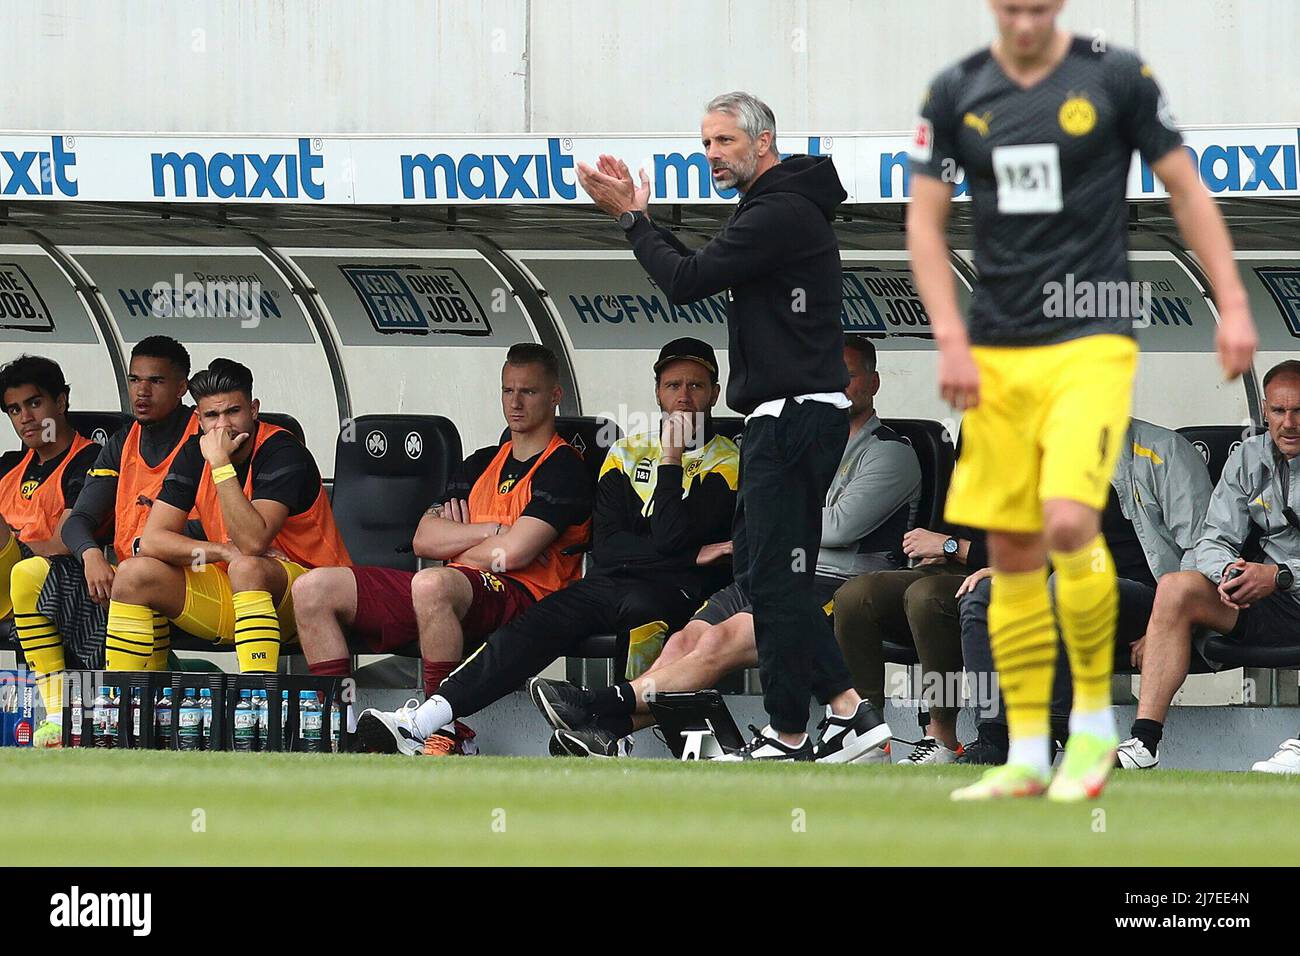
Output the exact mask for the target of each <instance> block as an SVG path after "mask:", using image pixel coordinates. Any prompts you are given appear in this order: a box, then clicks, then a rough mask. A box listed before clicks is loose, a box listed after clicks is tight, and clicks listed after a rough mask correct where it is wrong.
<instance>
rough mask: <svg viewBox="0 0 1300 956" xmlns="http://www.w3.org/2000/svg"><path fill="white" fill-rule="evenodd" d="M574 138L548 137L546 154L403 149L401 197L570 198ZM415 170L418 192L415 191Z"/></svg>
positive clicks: (573, 192) (574, 188)
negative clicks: (457, 153) (553, 192)
mask: <svg viewBox="0 0 1300 956" xmlns="http://www.w3.org/2000/svg"><path fill="white" fill-rule="evenodd" d="M572 151H573V141H572V140H570V139H564V140H560V139H558V138H556V137H551V138H550V139H548V140H547V141H546V152H545V153H522V154H516V153H465V154H464V155H461V156H453V155H452V154H451V153H435V154H434V155H432V156H430V155H429V154H428V153H403V154H402V156H401V157H400V162H401V164H402V198H403V199H416V198H421V199H460V198H465V199H472V200H477V199H549V198H551V190H554V191H555V195H556V196H558V197H559V198H560V199H574V198H576V197H577V195H578V187H577V186H576V185H575V184H574V183H572V182H570V181H569V180H568V179H566V178H565V173H566V172H568V173H572V172H573V154H572ZM417 174H418V180H419V190H420V192H419V195H418V197H417V194H416V181H417Z"/></svg>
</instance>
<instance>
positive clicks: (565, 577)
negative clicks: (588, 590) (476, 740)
mask: <svg viewBox="0 0 1300 956" xmlns="http://www.w3.org/2000/svg"><path fill="white" fill-rule="evenodd" d="M562 398H563V390H562V389H561V387H560V374H559V363H558V361H557V360H556V358H555V353H554V352H552V351H551V350H550V349H548V348H547V347H546V346H544V345H535V344H532V343H525V344H519V345H513V346H511V347H510V350H509V351H508V352H507V353H506V361H505V364H504V365H503V366H502V368H501V413H502V415H503V417H504V418H505V420H506V424H507V425H508V426H509V428H510V437H509V439H507V440H506V441H505V442H504V443H503V444H502V445H500V446H497V445H491V446H489V447H487V448H480V449H479V450H478V451H476V452H474V454H472V455H470V456H469V457H468V458H467V459H465V462H464V464H463V465H462V466H461V468H460V469H459V471H458V472H457V473H456V474H455V475H454V476H453V477H452V479H451V481H450V483H449V484H448V486H447V496H446V500H445V501H442V502H434V503H433V505H432V507H430V508H429V510H428V511H427V512H426V513H425V515H424V517H423V518H422V519H421V520H420V524H419V526H418V527H417V528H416V529H415V538H414V540H413V542H412V547H413V548H414V551H415V554H416V556H417V557H420V558H424V559H427V560H434V561H446V562H447V565H446V566H445V567H440V568H426V569H425V570H423V571H420V572H418V573H417V572H415V571H403V570H400V569H397V568H378V567H352V568H317V569H316V570H314V571H311V572H309V573H307V574H305V575H303V576H302V577H301V578H299V579H298V580H297V581H295V582H294V585H293V602H294V612H295V617H296V618H297V621H298V638H299V640H300V641H301V642H302V648H303V653H304V654H306V656H307V663H308V665H309V666H310V668H311V672H312V673H313V674H317V675H321V676H336V677H348V676H350V675H351V673H352V658H351V656H350V655H349V651H348V645H347V639H346V638H345V636H344V634H345V632H346V631H350V632H351V633H352V634H355V635H356V636H357V637H358V638H359V639H360V640H361V641H362V642H363V643H364V644H365V645H366V647H368V648H369V649H370V650H371V651H373V652H374V653H376V654H386V653H392V652H394V651H398V650H401V649H402V648H404V647H407V646H409V645H411V644H414V643H416V642H417V641H418V642H419V647H420V656H421V658H422V659H423V666H424V693H425V695H426V696H431V695H432V694H433V693H434V692H435V691H436V690H437V689H438V685H439V684H441V683H442V681H443V678H445V677H446V676H447V675H448V674H450V673H451V672H452V671H453V670H455V669H456V667H457V665H459V664H460V661H461V658H462V657H463V655H464V650H465V648H466V647H469V648H471V649H472V648H475V647H478V646H479V645H480V644H482V643H483V641H484V640H486V639H487V636H488V635H489V634H491V633H492V632H493V631H495V630H496V629H497V628H498V627H500V626H501V625H503V624H505V623H507V622H508V621H510V620H511V619H513V618H514V617H515V616H516V615H517V614H519V613H520V612H521V611H523V610H524V609H525V608H528V607H531V606H532V605H533V604H534V603H535V602H536V601H538V600H540V599H541V598H544V597H545V596H546V595H548V594H550V593H552V592H553V591H556V590H558V589H559V588H562V587H564V586H565V585H567V584H569V583H570V582H571V581H573V580H575V579H576V578H577V577H578V576H579V575H580V574H581V571H582V556H581V554H580V553H578V550H579V549H578V548H577V546H579V545H582V544H585V543H586V541H587V539H588V537H589V536H590V534H591V502H592V488H591V477H590V474H589V472H588V471H587V467H586V465H584V464H583V462H582V458H581V457H580V456H579V455H578V452H577V451H576V450H574V448H573V446H571V445H570V444H569V443H568V442H566V441H565V440H564V439H563V438H561V437H560V436H559V435H558V434H556V431H555V409H556V406H557V405H559V404H560V401H561V399H562ZM350 713H351V712H350V711H349V714H350ZM349 729H351V728H349ZM466 736H467V735H466V730H465V728H464V727H463V726H462V727H461V728H458V742H457V746H458V748H460V749H461V750H465V749H466V747H467V745H468V742H467V740H466V739H465V738H466Z"/></svg>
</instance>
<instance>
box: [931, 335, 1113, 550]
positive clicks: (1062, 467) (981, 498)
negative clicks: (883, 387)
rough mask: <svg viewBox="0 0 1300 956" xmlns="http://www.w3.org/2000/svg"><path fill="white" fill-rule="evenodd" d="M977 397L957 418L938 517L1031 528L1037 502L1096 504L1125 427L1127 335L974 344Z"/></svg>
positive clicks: (1039, 520)
mask: <svg viewBox="0 0 1300 956" xmlns="http://www.w3.org/2000/svg"><path fill="white" fill-rule="evenodd" d="M971 355H972V356H973V357H974V359H975V364H976V365H977V366H978V367H979V373H980V400H979V405H978V406H976V407H975V408H973V409H971V410H970V411H968V412H966V414H965V415H964V416H963V418H962V423H961V440H962V453H961V457H960V458H959V459H958V461H957V467H956V469H955V470H954V471H953V475H952V484H951V485H950V487H949V490H948V499H947V504H946V505H945V507H944V519H945V520H946V521H948V522H949V523H951V524H963V525H967V526H969V527H973V528H985V529H988V530H992V531H1009V532H1024V533H1033V532H1037V531H1041V530H1042V527H1043V502H1044V501H1047V500H1049V499H1054V498H1063V499H1066V500H1069V501H1078V502H1080V503H1082V504H1085V505H1087V506H1088V507H1090V508H1095V509H1096V510H1097V511H1101V510H1102V509H1103V508H1105V506H1106V498H1107V496H1108V495H1109V493H1110V478H1111V473H1112V472H1113V471H1114V470H1115V460H1116V458H1117V457H1118V455H1119V450H1120V447H1121V446H1122V445H1123V443H1124V440H1125V437H1126V436H1127V434H1128V421H1129V407H1130V404H1131V401H1132V392H1133V375H1134V372H1135V371H1136V369H1137V344H1136V343H1135V342H1134V341H1133V339H1131V338H1129V337H1128V336H1125V335H1089V336H1085V337H1083V338H1078V339H1071V340H1070V341H1068V342H1061V343H1058V344H1055V345H1036V346H1017V347H989V346H975V347H973V348H972V349H971Z"/></svg>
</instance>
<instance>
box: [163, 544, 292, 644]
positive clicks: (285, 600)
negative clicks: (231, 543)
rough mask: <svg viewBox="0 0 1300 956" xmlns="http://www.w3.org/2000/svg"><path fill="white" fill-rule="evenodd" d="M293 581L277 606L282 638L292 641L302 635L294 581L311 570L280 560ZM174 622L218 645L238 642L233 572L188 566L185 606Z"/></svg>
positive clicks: (290, 581) (188, 631)
mask: <svg viewBox="0 0 1300 956" xmlns="http://www.w3.org/2000/svg"><path fill="white" fill-rule="evenodd" d="M280 566H281V567H282V568H284V573H285V574H286V575H287V576H288V578H289V581H288V583H287V584H286V585H285V588H284V596H283V597H281V598H280V603H279V604H277V605H276V607H275V613H276V616H277V617H278V618H279V619H280V639H281V640H282V641H285V642H288V641H289V640H290V639H291V638H293V637H295V636H297V634H298V623H297V621H295V620H294V617H293V582H294V581H296V580H298V578H300V577H302V576H303V575H304V574H306V573H307V570H308V569H307V568H304V567H303V566H302V565H301V564H297V563H295V562H293V561H280ZM172 623H173V624H175V625H176V626H177V627H179V628H180V629H181V630H182V631H185V632H186V633H188V634H193V635H194V636H195V637H201V638H203V639H204V640H205V641H212V642H214V643H216V644H233V643H235V602H234V591H233V590H232V588H231V587H230V575H228V574H227V573H226V570H225V568H222V567H218V566H217V565H215V564H208V565H204V566H203V567H201V568H186V569H185V607H184V608H183V609H182V610H181V613H180V616H179V617H175V618H172Z"/></svg>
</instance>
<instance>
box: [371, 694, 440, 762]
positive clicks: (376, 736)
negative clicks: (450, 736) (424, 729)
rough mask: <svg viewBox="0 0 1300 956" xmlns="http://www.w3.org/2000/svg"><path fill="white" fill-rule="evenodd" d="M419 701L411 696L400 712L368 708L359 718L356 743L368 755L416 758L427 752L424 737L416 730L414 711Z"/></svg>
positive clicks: (400, 708)
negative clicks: (398, 755)
mask: <svg viewBox="0 0 1300 956" xmlns="http://www.w3.org/2000/svg"><path fill="white" fill-rule="evenodd" d="M419 706H420V702H419V701H418V700H416V699H415V698H414V697H412V698H411V699H410V700H408V701H407V702H406V703H405V704H403V705H402V706H401V707H399V708H397V710H379V709H378V708H377V707H367V708H366V709H365V710H363V711H362V712H361V716H360V718H358V719H357V743H358V745H359V746H360V748H361V750H362V751H363V752H365V753H377V754H405V755H406V756H408V757H416V756H419V755H420V754H422V753H424V737H423V736H422V735H421V734H420V732H419V731H418V730H416V728H415V712H416V710H417V709H419Z"/></svg>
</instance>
